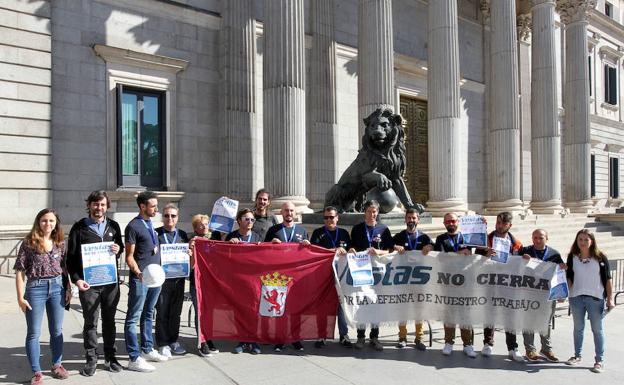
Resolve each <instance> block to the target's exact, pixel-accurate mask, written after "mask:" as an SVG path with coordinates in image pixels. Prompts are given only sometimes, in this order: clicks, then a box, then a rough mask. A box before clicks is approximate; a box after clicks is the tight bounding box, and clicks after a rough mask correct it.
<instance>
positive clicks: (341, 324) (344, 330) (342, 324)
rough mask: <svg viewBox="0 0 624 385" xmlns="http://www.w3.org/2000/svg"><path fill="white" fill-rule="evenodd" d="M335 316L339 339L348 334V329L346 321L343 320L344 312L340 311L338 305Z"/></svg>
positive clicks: (340, 308) (340, 307)
mask: <svg viewBox="0 0 624 385" xmlns="http://www.w3.org/2000/svg"><path fill="white" fill-rule="evenodd" d="M337 316H338V317H337V318H338V334H339V335H340V338H342V337H344V336H346V335H347V334H349V328H348V326H347V320H346V319H345V315H344V311H343V310H342V306H340V304H338V311H337Z"/></svg>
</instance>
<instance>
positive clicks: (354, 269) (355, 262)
mask: <svg viewBox="0 0 624 385" xmlns="http://www.w3.org/2000/svg"><path fill="white" fill-rule="evenodd" d="M347 263H348V264H349V270H350V271H351V277H352V278H353V286H354V287H359V286H369V285H372V284H373V283H374V280H373V266H372V264H371V259H370V255H368V251H360V252H359V253H355V254H347Z"/></svg>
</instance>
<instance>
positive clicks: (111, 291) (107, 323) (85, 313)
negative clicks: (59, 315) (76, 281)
mask: <svg viewBox="0 0 624 385" xmlns="http://www.w3.org/2000/svg"><path fill="white" fill-rule="evenodd" d="M79 298H80V305H81V306H82V317H83V318H84V327H83V329H82V338H83V339H84V348H85V358H86V359H87V360H97V346H98V335H97V325H98V320H99V318H100V308H101V309H102V337H103V339H104V357H106V358H110V357H114V356H115V351H116V349H115V335H116V330H115V313H116V312H117V304H118V303H119V284H117V283H114V284H111V285H104V286H92V287H91V288H89V290H87V291H81V292H79Z"/></svg>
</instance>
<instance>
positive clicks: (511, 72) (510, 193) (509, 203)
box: [486, 0, 522, 214]
mask: <svg viewBox="0 0 624 385" xmlns="http://www.w3.org/2000/svg"><path fill="white" fill-rule="evenodd" d="M490 28H491V32H490V39H491V43H490V63H491V64H490V66H491V67H490V70H491V77H490V79H491V85H490V90H491V99H490V132H489V148H490V161H489V166H490V169H489V173H490V178H489V192H490V194H489V201H488V203H487V204H486V211H487V212H489V213H492V214H496V213H498V212H501V211H512V212H513V211H521V210H522V201H521V200H520V118H519V116H520V114H519V112H520V108H519V106H520V105H519V100H518V51H517V38H516V33H517V31H516V4H515V2H514V1H508V0H492V1H491V2H490Z"/></svg>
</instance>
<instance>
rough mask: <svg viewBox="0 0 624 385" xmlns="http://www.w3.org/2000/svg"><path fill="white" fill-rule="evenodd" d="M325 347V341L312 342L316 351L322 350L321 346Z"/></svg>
mask: <svg viewBox="0 0 624 385" xmlns="http://www.w3.org/2000/svg"><path fill="white" fill-rule="evenodd" d="M325 345H326V343H325V340H317V341H315V342H314V347H315V348H317V349H322V348H323V346H325Z"/></svg>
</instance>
